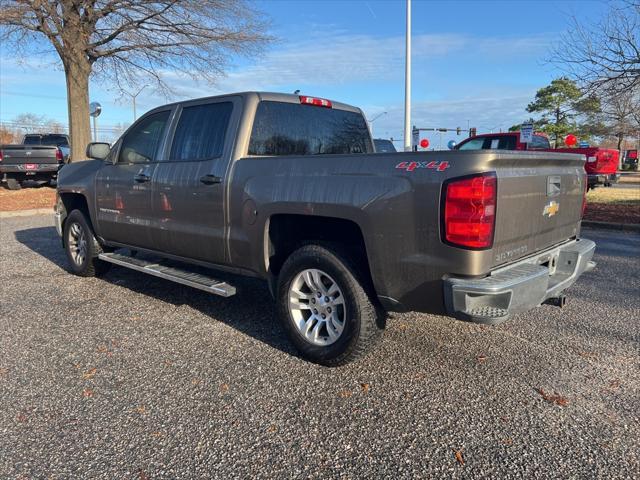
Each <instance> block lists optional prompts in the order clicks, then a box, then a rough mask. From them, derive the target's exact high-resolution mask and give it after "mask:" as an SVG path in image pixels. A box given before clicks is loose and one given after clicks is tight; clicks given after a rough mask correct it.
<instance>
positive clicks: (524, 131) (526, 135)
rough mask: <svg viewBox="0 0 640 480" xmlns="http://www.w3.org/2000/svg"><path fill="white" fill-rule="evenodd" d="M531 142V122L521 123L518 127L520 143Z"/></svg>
mask: <svg viewBox="0 0 640 480" xmlns="http://www.w3.org/2000/svg"><path fill="white" fill-rule="evenodd" d="M531 142H533V123H523V124H522V126H521V127H520V143H531Z"/></svg>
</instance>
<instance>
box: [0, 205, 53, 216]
mask: <svg viewBox="0 0 640 480" xmlns="http://www.w3.org/2000/svg"><path fill="white" fill-rule="evenodd" d="M44 213H50V214H51V215H53V208H51V207H49V208H34V209H31V210H12V211H9V212H0V218H12V217H29V216H31V215H42V214H44Z"/></svg>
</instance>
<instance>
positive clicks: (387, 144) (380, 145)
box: [373, 138, 397, 153]
mask: <svg viewBox="0 0 640 480" xmlns="http://www.w3.org/2000/svg"><path fill="white" fill-rule="evenodd" d="M373 146H374V147H375V149H376V153H393V152H397V150H396V147H395V145H394V144H393V142H392V141H391V140H387V139H386V138H374V139H373Z"/></svg>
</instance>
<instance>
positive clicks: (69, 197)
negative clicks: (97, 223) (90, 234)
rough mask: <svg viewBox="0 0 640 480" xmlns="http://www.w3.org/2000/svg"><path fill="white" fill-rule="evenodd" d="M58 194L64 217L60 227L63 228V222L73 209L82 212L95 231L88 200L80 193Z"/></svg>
mask: <svg viewBox="0 0 640 480" xmlns="http://www.w3.org/2000/svg"><path fill="white" fill-rule="evenodd" d="M58 196H59V197H60V201H61V202H62V204H63V205H64V210H65V214H64V218H63V220H62V228H63V229H64V222H65V221H66V219H67V217H68V216H69V214H70V213H71V212H72V211H74V210H80V211H81V212H82V214H83V215H84V216H85V218H86V219H87V222H88V223H89V226H90V227H91V228H92V229H93V231H94V232H95V228H94V225H93V220H92V219H91V212H90V210H89V202H87V198H86V197H85V196H84V195H83V194H82V193H76V192H59V193H58ZM62 241H63V244H64V236H63V239H62Z"/></svg>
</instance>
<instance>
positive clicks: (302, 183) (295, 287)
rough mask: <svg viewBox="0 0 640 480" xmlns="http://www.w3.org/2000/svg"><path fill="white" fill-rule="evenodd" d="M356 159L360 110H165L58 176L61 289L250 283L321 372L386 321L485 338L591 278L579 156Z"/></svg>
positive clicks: (232, 103) (236, 99)
mask: <svg viewBox="0 0 640 480" xmlns="http://www.w3.org/2000/svg"><path fill="white" fill-rule="evenodd" d="M372 153H374V147H373V142H372V139H371V136H370V133H369V130H368V128H367V123H366V121H365V118H364V116H363V114H362V111H361V110H360V109H358V108H355V107H352V106H349V105H345V104H342V103H338V102H333V101H330V100H325V99H320V98H313V97H308V96H296V95H284V94H276V93H256V92H252V93H239V94H232V95H224V96H219V97H210V98H204V99H199V100H192V101H186V102H179V103H174V104H170V105H165V106H162V107H158V108H156V109H154V110H152V111H150V112H148V113H147V114H145V115H144V116H143V117H141V118H140V119H139V120H138V121H137V122H135V123H134V124H133V125H132V126H131V127H130V128H129V129H128V130H127V131H126V132H125V134H124V135H123V136H122V137H121V138H120V139H119V140H118V141H117V142H116V143H115V145H114V146H113V148H111V149H110V148H109V146H108V145H107V144H101V143H93V144H90V145H89V146H88V148H87V154H88V156H89V157H91V158H93V159H95V160H93V161H87V162H78V163H71V164H69V165H67V166H65V168H63V169H62V170H61V172H60V179H59V182H58V202H57V206H56V214H55V222H56V227H57V230H58V232H59V234H60V235H61V236H62V244H63V246H64V248H65V250H66V255H67V258H68V260H69V264H70V269H71V271H72V272H73V273H75V274H77V275H81V276H93V275H99V274H102V273H104V272H105V271H106V270H107V268H108V267H109V266H110V265H111V264H116V265H120V266H123V267H126V268H130V269H133V270H137V271H139V272H144V273H147V274H150V275H154V276H157V277H161V278H165V279H169V280H172V281H174V282H178V283H181V284H185V285H189V286H192V287H195V288H199V289H201V290H204V291H207V292H210V293H213V294H216V295H221V296H225V297H228V296H231V295H234V294H235V293H236V288H235V287H234V286H233V283H234V282H233V281H232V280H229V279H227V280H220V279H219V278H216V277H217V276H218V274H215V273H214V272H215V271H222V272H231V273H235V274H240V275H249V276H253V277H259V278H262V279H264V280H266V281H267V282H268V285H269V288H270V291H271V292H272V294H273V296H274V298H275V300H276V302H277V304H278V311H279V316H280V317H281V319H282V322H283V325H284V328H285V330H286V331H287V332H288V334H289V336H290V338H291V340H292V342H293V343H294V344H295V346H296V347H297V348H298V349H299V350H300V352H301V353H302V354H303V356H304V357H306V358H308V359H310V360H312V361H315V362H319V363H322V364H325V365H331V366H334V365H340V364H343V363H345V362H347V361H349V360H350V359H353V358H355V357H357V356H359V355H360V354H362V353H364V352H365V351H367V350H368V349H369V348H370V347H371V345H372V344H373V343H374V341H375V339H376V338H377V337H379V335H380V334H381V329H382V327H383V326H384V322H385V314H386V312H388V311H407V310H413V311H419V312H431V313H440V314H449V315H452V316H456V317H458V318H461V319H465V320H470V321H475V322H481V323H497V322H501V321H503V320H505V319H506V318H507V317H508V316H509V315H511V314H514V313H517V312H522V311H525V310H528V309H530V308H533V307H536V306H538V305H540V304H541V303H543V302H553V303H555V304H557V305H562V304H563V303H564V298H565V297H564V294H563V292H564V290H565V289H566V288H568V287H569V286H570V285H572V284H573V283H574V282H575V281H576V280H577V278H578V277H579V276H580V275H581V274H582V273H583V272H585V271H588V270H590V269H591V268H593V266H594V265H595V264H594V263H593V262H592V261H591V258H592V256H593V252H594V250H595V244H594V242H592V241H590V240H586V239H583V238H580V222H581V216H582V211H583V208H584V201H585V186H586V178H585V175H584V173H583V169H584V166H583V164H584V159H583V157H582V156H580V155H568V154H559V153H555V152H511V151H510V152H496V151H491V150H488V151H464V150H462V151H461V150H458V151H450V152H415V153H412V152H408V153H383V154H375V155H372ZM128 249H132V250H135V251H137V252H138V254H137V255H136V256H132V255H129V254H127V252H128V251H129V250H128ZM203 267H206V269H207V270H205V271H203V270H202V268H203ZM244 294H245V295H246V296H247V299H249V298H250V297H251V292H245V293H244Z"/></svg>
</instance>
